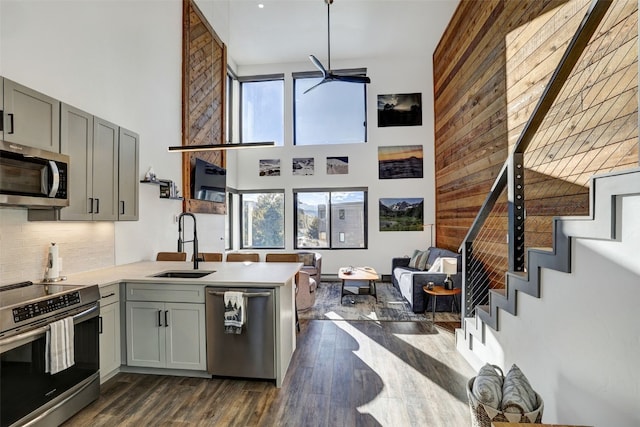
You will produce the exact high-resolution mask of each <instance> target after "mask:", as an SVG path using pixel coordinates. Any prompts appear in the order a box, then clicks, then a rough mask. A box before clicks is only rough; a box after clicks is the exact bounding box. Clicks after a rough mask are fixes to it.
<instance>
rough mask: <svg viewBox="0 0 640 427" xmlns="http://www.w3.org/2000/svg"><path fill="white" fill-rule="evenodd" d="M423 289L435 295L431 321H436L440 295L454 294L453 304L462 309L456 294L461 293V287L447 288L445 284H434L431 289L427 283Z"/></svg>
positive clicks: (428, 293)
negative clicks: (437, 303) (437, 302)
mask: <svg viewBox="0 0 640 427" xmlns="http://www.w3.org/2000/svg"><path fill="white" fill-rule="evenodd" d="M422 290H423V291H424V292H425V293H426V294H427V295H431V296H432V297H433V303H432V304H431V323H435V321H436V301H437V298H438V297H443V296H454V298H453V305H455V306H456V309H457V310H458V311H460V307H458V301H456V299H455V295H458V294H461V293H462V289H461V288H453V289H445V288H444V286H434V287H433V289H429V288H428V287H427V285H424V286H423V287H422Z"/></svg>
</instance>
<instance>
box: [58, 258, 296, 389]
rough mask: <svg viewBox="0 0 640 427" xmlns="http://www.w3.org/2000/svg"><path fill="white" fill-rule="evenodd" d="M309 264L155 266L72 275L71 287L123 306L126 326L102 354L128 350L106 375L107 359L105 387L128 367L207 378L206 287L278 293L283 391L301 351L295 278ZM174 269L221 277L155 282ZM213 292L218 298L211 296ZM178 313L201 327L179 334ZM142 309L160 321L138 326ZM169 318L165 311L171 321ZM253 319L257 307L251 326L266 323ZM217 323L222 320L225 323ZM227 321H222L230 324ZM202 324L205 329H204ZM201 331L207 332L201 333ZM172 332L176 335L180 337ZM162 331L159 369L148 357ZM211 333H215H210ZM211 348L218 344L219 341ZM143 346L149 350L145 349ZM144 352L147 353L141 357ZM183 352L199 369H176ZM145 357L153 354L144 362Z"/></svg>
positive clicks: (278, 367) (278, 370) (278, 372)
mask: <svg viewBox="0 0 640 427" xmlns="http://www.w3.org/2000/svg"><path fill="white" fill-rule="evenodd" d="M301 266H302V264H298V263H265V262H255V263H242V262H237V263H226V262H201V263H200V266H199V269H198V270H193V264H192V263H190V262H167V261H160V262H157V261H148V262H137V263H132V264H125V265H120V266H115V267H111V268H105V269H100V270H95V271H90V272H84V273H78V274H73V275H69V276H68V278H67V281H66V283H68V284H73V285H94V284H98V286H99V287H100V290H101V294H102V301H101V306H102V307H103V308H104V307H105V306H113V305H114V304H113V303H114V302H117V303H118V304H117V305H115V306H114V307H117V310H116V311H117V313H116V314H115V316H116V318H117V319H118V320H117V321H116V322H112V323H111V325H112V329H114V330H115V331H114V333H113V337H114V338H113V339H112V340H111V341H113V342H112V343H111V342H110V343H109V344H107V345H103V344H102V343H101V347H107V348H104V349H103V348H101V353H102V352H103V351H107V352H108V351H109V350H114V349H118V348H122V351H121V352H118V351H112V354H113V355H114V357H115V359H117V360H116V363H115V364H112V368H109V369H106V368H105V369H103V365H102V359H103V358H101V371H105V372H102V373H103V375H102V376H101V377H102V378H103V381H104V380H106V379H108V378H109V377H110V376H112V375H113V374H115V373H117V372H118V369H117V368H119V367H120V365H122V368H121V369H122V370H126V371H129V372H143V373H145V372H146V373H168V374H171V373H172V372H173V373H175V374H177V375H192V376H200V377H201V376H206V375H208V373H207V366H206V363H205V357H204V354H205V350H204V348H205V347H204V331H203V329H206V328H211V327H212V325H211V324H209V323H210V322H209V321H210V320H211V319H210V318H207V320H208V322H207V324H206V325H204V323H203V322H204V306H205V304H204V303H205V294H206V289H212V288H220V289H233V290H235V289H237V290H243V289H244V290H245V292H251V290H253V289H255V288H257V289H268V290H271V291H272V295H273V331H274V360H275V371H274V372H275V377H274V378H273V379H275V383H276V386H277V387H281V386H282V382H283V380H284V376H285V374H286V372H287V368H288V366H289V363H290V361H291V357H292V355H293V352H294V351H295V348H296V332H295V303H294V301H295V289H294V277H295V274H296V273H297V271H298V270H299V268H300V267H301ZM167 271H171V272H174V271H182V272H185V271H186V272H188V273H193V272H203V273H204V272H206V271H213V273H211V274H208V275H205V276H203V277H201V278H180V277H175V275H173V276H172V277H154V276H156V275H158V274H161V273H163V272H167ZM209 293H212V292H211V291H209ZM109 298H111V299H109ZM114 298H115V300H114ZM165 301H166V304H165ZM219 301H220V302H219V303H220V304H222V302H221V301H222V299H219ZM216 303H217V302H216ZM185 306H187V307H194V308H195V309H196V311H195V312H194V311H191V312H188V311H186V310H184V308H185ZM176 307H177V308H178V309H180V310H182V311H181V313H187V314H188V315H189V316H191V317H189V318H194V316H195V318H196V320H194V321H195V326H194V325H193V324H191V325H189V327H188V328H185V330H179V329H175V330H174V328H176V325H177V323H178V320H175V321H173V317H172V316H171V313H172V311H171V310H172V309H174V308H176ZM136 310H138V312H140V313H144V311H143V310H146V311H147V312H149V313H152V316H154V317H153V318H152V319H153V322H140V321H138V322H136V319H138V318H136V317H135V316H136V313H137V312H136ZM162 313H164V316H165V317H164V318H163V316H162ZM175 313H176V314H175V317H176V319H179V318H178V314H179V313H180V312H179V311H178V310H176V311H175ZM189 313H191V314H189ZM193 313H195V315H193ZM253 314H254V317H252V313H251V308H248V309H247V313H246V315H247V318H248V319H249V320H248V323H247V328H249V327H250V326H251V323H250V322H251V321H252V320H253V322H254V323H253V324H254V325H255V324H256V323H258V321H257V320H256V319H255V313H253ZM167 316H168V317H167ZM105 319H106V317H105ZM120 319H121V320H120ZM214 320H216V321H217V320H218V319H214ZM219 320H220V321H222V320H223V319H219ZM142 323H145V324H147V326H149V324H150V323H153V327H154V328H155V332H154V331H153V330H151V331H144V330H140V329H136V328H137V327H138V326H137V325H139V324H142ZM170 323H171V325H170ZM169 326H171V327H169ZM198 326H200V327H199V328H198ZM106 327H107V326H105V328H106ZM197 329H199V330H200V331H199V332H193V331H194V330H197ZM165 331H166V332H165ZM171 331H173V334H172V333H171ZM160 333H161V334H163V335H161V336H160V335H158V336H160V340H159V341H158V342H162V346H163V347H162V349H161V350H160V351H159V352H157V353H162V354H160V355H159V356H158V359H159V360H158V361H159V363H156V360H155V359H154V360H151V359H153V358H148V357H146V354H147V353H148V352H147V348H146V347H150V348H151V349H152V350H154V351H155V350H156V349H157V348H158V346H159V344H158V342H156V341H153V340H151V338H153V336H154V335H157V334H160ZM165 333H166V337H165V335H164V334H165ZM187 333H193V334H195V336H196V338H193V339H191V338H189V337H185V336H186V335H185V334H187ZM245 333H246V332H245ZM207 335H209V333H208V332H207ZM148 340H151V344H150V343H149V342H147V341H148ZM141 341H142V343H141ZM190 341H193V342H197V341H199V344H198V343H196V344H194V346H195V347H197V346H198V345H199V348H195V349H189V348H185V342H190ZM120 344H121V345H120ZM210 344H213V345H214V346H215V343H210ZM142 345H144V346H146V347H145V348H142V347H141V346H142ZM165 345H166V349H167V350H166V355H167V356H165V352H164V350H163V349H164V346H165ZM172 345H173V347H172ZM141 348H142V351H137V350H138V349H141ZM192 350H193V351H192ZM189 352H191V353H189ZM133 353H136V354H133ZM176 353H182V354H191V355H193V354H195V356H194V358H195V359H197V360H196V363H194V364H192V365H191V366H189V364H188V363H173V362H175V360H174V359H175V358H174V355H175V354H176ZM138 354H143V355H145V356H144V357H139V356H138ZM119 356H120V357H119ZM143 359H144V360H143ZM118 362H119V363H118ZM185 366H186V367H185ZM107 370H108V371H109V372H107ZM231 376H233V375H231ZM247 376H250V375H247Z"/></svg>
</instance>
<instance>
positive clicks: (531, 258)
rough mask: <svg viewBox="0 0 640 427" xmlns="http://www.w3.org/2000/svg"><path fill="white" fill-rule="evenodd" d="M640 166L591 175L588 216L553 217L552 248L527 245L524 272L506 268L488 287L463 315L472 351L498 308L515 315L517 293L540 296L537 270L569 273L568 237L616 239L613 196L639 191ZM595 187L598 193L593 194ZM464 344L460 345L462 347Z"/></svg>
mask: <svg viewBox="0 0 640 427" xmlns="http://www.w3.org/2000/svg"><path fill="white" fill-rule="evenodd" d="M639 177H640V168H636V169H632V170H626V171H617V172H612V173H610V174H607V175H601V176H597V177H593V178H592V179H591V183H590V185H589V188H590V196H591V197H590V201H589V204H590V212H591V213H590V215H589V216H576V217H558V218H555V219H554V223H553V224H554V226H553V247H535V248H527V265H526V267H525V271H508V272H507V274H506V286H505V288H503V289H490V290H489V304H487V305H478V306H476V307H475V313H476V316H475V317H474V318H465V320H464V330H465V339H466V340H467V341H469V343H468V347H469V349H470V350H471V351H472V352H473V348H472V347H473V345H472V341H473V339H474V337H475V339H479V340H480V342H481V343H482V344H484V342H485V341H484V333H485V325H486V326H488V327H490V328H492V329H494V330H496V331H497V330H499V329H498V314H497V313H498V310H499V309H503V310H505V311H507V312H509V313H511V314H513V315H516V314H517V313H516V310H517V304H516V299H517V295H518V293H519V292H523V293H525V294H528V295H531V296H533V297H536V298H539V297H540V270H541V269H542V268H546V269H552V270H556V271H560V272H564V273H571V237H577V238H583V239H590V238H591V239H594V238H595V239H615V238H616V227H615V219H616V215H615V209H614V206H613V205H612V201H613V200H614V198H615V197H620V196H624V195H627V194H638V193H640V179H638V178H639ZM596 188H597V189H598V190H597V193H596ZM462 347H463V346H460V348H462Z"/></svg>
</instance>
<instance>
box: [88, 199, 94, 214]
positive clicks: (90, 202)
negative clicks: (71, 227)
mask: <svg viewBox="0 0 640 427" xmlns="http://www.w3.org/2000/svg"><path fill="white" fill-rule="evenodd" d="M89 213H93V197H89Z"/></svg>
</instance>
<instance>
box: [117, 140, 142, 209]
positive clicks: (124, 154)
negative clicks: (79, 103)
mask: <svg viewBox="0 0 640 427" xmlns="http://www.w3.org/2000/svg"><path fill="white" fill-rule="evenodd" d="M139 150H140V137H139V136H138V134H137V133H135V132H131V131H129V130H127V129H124V128H120V137H119V143H118V199H119V206H118V219H119V220H120V221H136V220H137V219H138V164H139V163H140V162H139V161H138V156H139V154H138V153H139Z"/></svg>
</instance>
